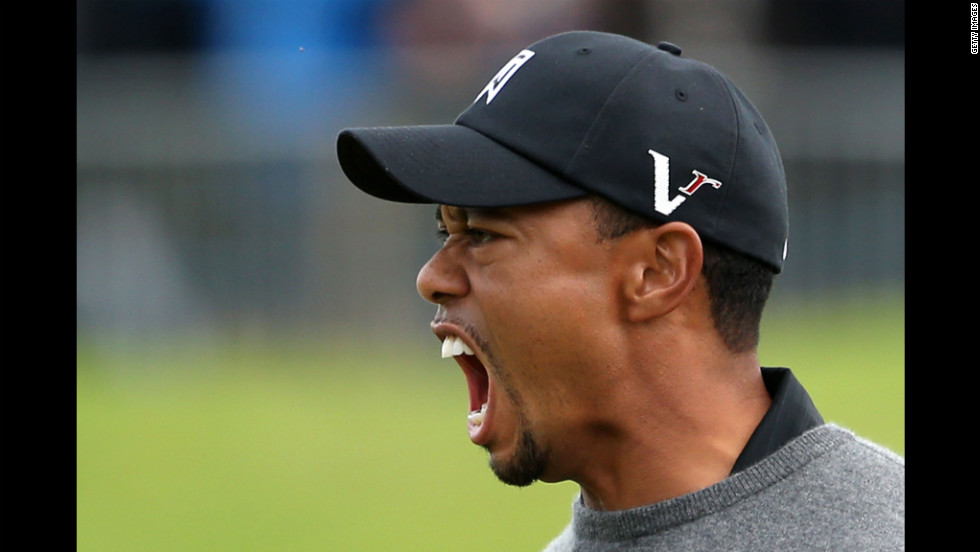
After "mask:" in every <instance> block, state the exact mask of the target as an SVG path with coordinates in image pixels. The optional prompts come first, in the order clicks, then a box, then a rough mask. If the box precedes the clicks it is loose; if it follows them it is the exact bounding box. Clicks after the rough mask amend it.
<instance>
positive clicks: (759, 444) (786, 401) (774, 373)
mask: <svg viewBox="0 0 980 552" xmlns="http://www.w3.org/2000/svg"><path fill="white" fill-rule="evenodd" d="M762 380H763V381H764V382H765V384H766V390H767V391H769V395H770V396H771V397H772V406H770V407H769V410H768V411H767V412H766V415H765V416H763V417H762V421H761V422H759V426H758V427H756V428H755V432H753V433H752V436H751V437H749V442H748V443H746V445H745V448H744V449H742V454H740V455H739V457H738V459H737V460H736V461H735V466H734V467H733V468H732V473H735V472H738V471H741V470H743V469H745V468H747V467H749V466H751V465H752V464H755V463H756V462H758V461H759V460H762V459H763V458H765V457H766V456H769V455H770V454H772V453H773V452H776V451H777V450H778V449H779V448H780V447H782V446H783V445H785V444H786V443H788V442H789V441H791V440H792V439H794V438H796V437H799V436H800V435H802V434H803V433H804V432H805V431H807V430H808V429H812V428H814V427H817V426H819V425H822V424H823V423H824V420H823V417H822V416H821V415H820V412H819V411H817V407H816V406H814V405H813V401H812V400H810V395H809V394H808V393H807V392H806V389H804V388H803V386H802V385H801V384H800V382H799V381H798V380H797V379H796V376H794V375H793V373H792V372H790V371H789V369H788V368H762Z"/></svg>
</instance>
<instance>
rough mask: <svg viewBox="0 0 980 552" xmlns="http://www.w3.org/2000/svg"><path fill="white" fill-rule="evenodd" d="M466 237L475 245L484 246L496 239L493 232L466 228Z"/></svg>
mask: <svg viewBox="0 0 980 552" xmlns="http://www.w3.org/2000/svg"><path fill="white" fill-rule="evenodd" d="M466 235H467V236H469V237H470V240H472V241H473V243H475V244H477V245H482V244H485V243H487V242H489V241H491V240H493V239H494V238H496V237H497V235H496V234H494V233H493V232H488V231H486V230H481V229H479V228H467V229H466Z"/></svg>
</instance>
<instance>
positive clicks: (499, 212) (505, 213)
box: [436, 204, 511, 224]
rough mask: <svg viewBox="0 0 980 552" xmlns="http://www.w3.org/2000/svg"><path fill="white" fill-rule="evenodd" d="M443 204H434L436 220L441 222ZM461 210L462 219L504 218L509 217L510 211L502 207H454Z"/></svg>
mask: <svg viewBox="0 0 980 552" xmlns="http://www.w3.org/2000/svg"><path fill="white" fill-rule="evenodd" d="M443 207H444V205H443V204H438V205H436V222H437V223H439V224H442V223H443V222H444V220H443V218H442V208H443ZM456 208H457V209H459V210H460V211H462V212H463V218H464V220H469V219H471V218H477V219H479V218H490V219H498V220H504V219H509V218H511V212H510V211H509V210H507V209H506V208H504V207H456Z"/></svg>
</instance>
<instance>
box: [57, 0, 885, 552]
mask: <svg viewBox="0 0 980 552" xmlns="http://www.w3.org/2000/svg"><path fill="white" fill-rule="evenodd" d="M76 16H77V17H76V21H77V33H76V41H77V42H76V44H77V58H76V59H77V64H76V67H77V80H76V83H77V84H76V114H77V120H76V123H77V124H76V129H77V130H76V132H77V141H76V154H77V159H76V168H77V170H76V178H77V181H76V194H77V207H76V214H77V217H76V228H77V241H76V247H77V250H76V252H77V255H76V259H77V266H76V269H77V270H76V280H77V285H76V291H77V294H76V300H77V303H76V313H77V351H78V353H77V366H76V376H77V540H78V547H77V548H78V550H79V551H85V552H89V551H91V552H114V551H126V552H130V551H136V550H138V551H141V552H143V551H146V552H152V551H173V552H189V551H190V552H193V551H209V552H211V551H236V552H249V551H266V550H269V551H271V550H275V551H291V552H292V551H296V552H301V551H304V550H317V551H322V550H370V551H381V550H385V551H387V550H426V551H438V550H446V551H449V550H461V549H465V550H468V551H472V552H475V551H480V550H487V551H489V550H514V551H517V550H537V549H540V548H541V547H542V546H543V545H544V544H545V543H546V542H547V541H548V540H549V539H550V538H552V537H553V536H555V535H556V534H557V533H558V532H559V531H560V530H561V529H562V528H563V527H564V525H565V524H566V523H567V521H568V519H569V514H570V507H571V501H572V499H573V498H574V496H575V494H576V492H577V489H576V488H575V486H574V485H572V484H558V485H541V484H539V485H534V486H532V487H530V488H526V489H514V488H510V487H506V486H503V485H502V484H500V483H498V482H497V481H496V479H495V478H494V477H493V475H492V474H491V473H490V471H489V469H488V468H487V466H486V458H485V455H484V453H483V452H482V450H480V449H478V448H477V447H474V446H473V445H472V444H470V442H469V439H468V438H467V436H466V432H465V416H466V410H467V406H468V405H467V402H468V401H467V396H466V390H465V385H464V380H463V377H462V375H461V374H460V372H459V369H458V367H457V366H456V365H455V363H453V362H451V361H445V360H442V359H440V358H439V354H438V347H437V342H436V340H435V339H434V338H433V336H432V335H431V333H430V332H429V330H428V327H427V323H428V320H429V319H430V318H431V316H432V307H431V305H428V304H426V303H425V302H424V301H422V300H421V299H420V298H419V297H418V294H417V292H416V290H415V276H416V272H417V270H418V268H419V267H420V266H421V265H422V264H423V263H424V262H425V260H426V259H427V258H428V256H429V255H431V254H432V252H433V251H434V249H435V242H434V240H433V239H432V231H433V224H432V209H431V208H430V207H419V206H406V205H394V204H388V203H385V202H379V201H377V200H374V199H372V198H369V197H367V196H365V195H364V194H362V193H360V192H359V191H357V190H356V189H354V188H353V186H351V185H350V184H349V183H348V182H347V181H346V180H345V179H344V177H343V175H342V174H341V172H340V169H339V166H338V164H337V160H336V155H335V139H336V136H337V133H338V132H339V131H340V130H341V129H342V128H345V127H350V126H372V125H388V124H429V123H448V122H451V121H452V120H454V118H455V117H456V115H457V114H458V113H459V112H460V111H462V110H463V109H464V108H465V107H466V106H467V105H468V104H469V102H471V101H472V99H473V98H474V97H475V95H476V93H477V92H478V91H479V90H480V89H482V88H483V87H484V85H485V84H486V82H487V80H489V78H490V77H491V76H492V75H493V74H495V73H496V72H497V70H498V69H499V67H500V66H501V65H502V64H503V63H505V62H506V61H507V60H509V59H510V58H511V57H512V56H513V55H514V53H516V52H517V51H519V50H520V49H521V48H524V47H525V46H527V44H529V43H531V42H533V41H535V40H537V39H539V38H542V37H544V36H547V35H550V34H554V33H556V32H561V31H565V30H570V29H575V28H591V29H598V30H605V31H612V32H619V33H622V34H626V35H629V36H633V37H635V38H638V39H641V40H645V41H647V42H650V43H656V42H658V41H661V40H667V41H670V42H673V43H675V44H678V45H680V46H681V47H682V48H683V53H684V55H685V56H689V57H693V58H696V59H700V60H703V61H706V62H708V63H710V64H712V65H714V66H715V67H717V68H718V69H720V70H721V71H722V72H724V73H726V74H728V75H729V76H730V77H732V79H733V80H734V81H735V82H736V83H738V84H739V86H740V88H741V89H742V90H743V91H744V92H745V93H746V95H747V96H748V97H749V98H751V100H752V101H753V103H755V105H756V106H757V107H758V108H759V109H760V111H761V112H762V113H763V114H764V116H765V117H766V120H767V122H768V123H769V126H770V127H771V128H772V130H773V133H774V134H775V136H776V138H777V141H778V142H779V146H780V151H781V153H782V155H783V158H784V163H785V166H786V173H787V180H788V182H789V200H790V221H791V223H790V242H789V256H788V258H787V265H786V269H785V271H784V273H783V274H781V275H780V277H779V279H778V280H777V283H776V288H775V290H774V293H773V297H772V300H771V301H770V307H769V309H768V310H767V315H766V318H765V321H764V328H763V334H762V345H761V350H760V354H761V357H762V361H763V363H764V364H767V365H781V366H788V367H790V368H792V369H794V371H795V372H796V374H797V376H798V377H799V378H800V379H801V381H802V382H803V383H804V384H805V385H806V386H807V388H808V389H809V390H810V392H811V394H812V395H813V397H814V399H815V401H816V403H817V405H818V406H819V407H820V408H821V410H822V412H823V413H824V415H825V417H826V418H828V419H829V420H830V421H834V422H837V423H839V424H840V425H843V426H846V427H849V428H852V429H854V430H855V431H857V432H858V433H860V434H861V435H864V436H866V437H869V438H871V439H873V440H876V441H878V442H880V443H882V444H884V445H886V446H888V447H890V448H892V449H894V450H895V451H897V452H899V453H901V454H904V449H905V438H904V432H905V424H904V412H905V409H904V391H905V388H904V374H905V357H904V346H905V339H904V327H905V326H904V324H905V322H904V321H905V319H904V315H905V312H904V308H905V302H904V286H905V280H904V271H905V256H904V251H905V215H904V206H905V196H904V194H905V146H904V138H905V88H904V86H905V69H904V68H905V47H904V2H903V1H902V0H873V1H863V2H853V0H824V1H822V2H808V1H806V0H719V1H712V2H696V3H691V2H689V1H688V0H537V1H535V2H525V1H520V0H277V1H274V2H270V1H268V0H141V1H140V2H131V1H128V0H79V1H78V2H76Z"/></svg>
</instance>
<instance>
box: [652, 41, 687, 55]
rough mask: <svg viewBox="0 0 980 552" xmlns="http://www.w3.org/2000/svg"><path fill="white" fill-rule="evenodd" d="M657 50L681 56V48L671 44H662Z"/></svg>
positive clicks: (658, 45)
mask: <svg viewBox="0 0 980 552" xmlns="http://www.w3.org/2000/svg"><path fill="white" fill-rule="evenodd" d="M657 48H660V49H661V50H663V51H665V52H670V53H671V54H674V55H675V56H679V55H681V47H680V46H678V45H676V44H671V43H670V42H661V43H660V44H657Z"/></svg>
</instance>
